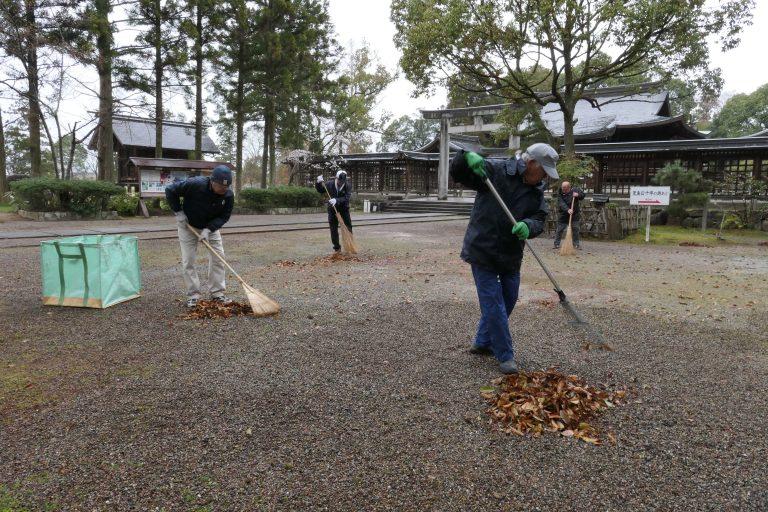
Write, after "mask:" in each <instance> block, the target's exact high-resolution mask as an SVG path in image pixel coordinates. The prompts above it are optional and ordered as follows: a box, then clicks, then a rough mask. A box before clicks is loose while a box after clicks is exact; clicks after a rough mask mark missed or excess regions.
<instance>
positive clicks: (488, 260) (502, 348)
mask: <svg viewBox="0 0 768 512" xmlns="http://www.w3.org/2000/svg"><path fill="white" fill-rule="evenodd" d="M557 160H558V155H557V152H556V151H555V150H554V149H553V148H552V147H550V146H549V145H547V144H541V143H539V144H533V145H532V146H531V147H529V148H528V151H527V153H526V154H524V155H523V157H522V158H520V159H517V158H510V159H484V158H483V157H481V156H480V155H478V154H477V153H473V152H464V151H459V152H458V153H457V154H456V156H455V157H454V158H453V160H451V166H450V174H451V177H452V178H453V180H454V181H455V182H458V183H462V184H464V185H465V186H467V187H469V188H471V189H474V190H477V196H476V197H475V204H474V206H473V207H472V214H471V216H470V219H469V225H468V226H467V232H466V234H465V235H464V244H463V246H462V248H461V259H463V260H464V261H466V262H467V263H469V264H470V265H471V266H472V276H473V277H474V280H475V286H476V288H477V296H478V299H479V301H480V323H479V325H478V327H477V335H476V336H475V341H474V343H473V344H472V347H471V348H470V352H472V353H474V354H489V355H490V354H493V355H495V356H496V359H497V360H498V361H499V367H500V369H501V371H502V372H503V373H517V365H516V364H515V353H514V348H513V345H512V335H511V334H510V331H509V315H510V314H511V313H512V309H513V308H514V307H515V303H516V302H517V296H518V291H519V289H520V266H521V264H522V261H523V249H525V240H526V239H528V238H534V237H536V236H538V235H540V234H541V233H542V232H543V231H544V222H545V221H546V218H547V212H548V209H547V203H546V201H545V200H544V190H543V184H542V180H543V179H544V177H545V176H549V177H550V178H552V179H558V174H557V170H556V167H555V165H556V163H557ZM486 180H489V181H490V182H491V183H492V184H493V186H494V187H495V188H496V190H497V191H498V193H499V195H500V196H501V198H502V199H503V201H504V203H505V204H506V206H507V208H509V210H510V211H511V212H512V215H513V216H514V217H515V219H516V220H517V224H515V225H514V226H512V222H511V221H510V220H509V218H508V217H507V216H506V214H505V213H504V211H503V210H502V208H501V206H500V205H499V204H498V202H497V201H496V198H495V197H494V196H493V194H492V193H491V191H490V189H489V188H488V186H487V185H486V184H485V182H486Z"/></svg>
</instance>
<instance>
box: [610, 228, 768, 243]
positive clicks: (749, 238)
mask: <svg viewBox="0 0 768 512" xmlns="http://www.w3.org/2000/svg"><path fill="white" fill-rule="evenodd" d="M718 234H720V237H719V238H718ZM766 240H768V232H765V231H759V230H756V229H724V230H723V231H722V232H720V230H718V229H707V231H706V232H702V231H701V229H698V228H683V227H680V226H651V233H650V240H649V242H648V243H649V244H654V245H679V244H681V243H683V244H686V243H687V244H701V245H712V246H714V245H724V244H749V245H752V244H754V243H756V242H760V241H766ZM619 243H625V244H644V243H646V242H645V228H644V227H643V228H641V229H638V230H637V233H635V234H633V235H629V236H628V237H626V238H625V239H623V240H620V241H619Z"/></svg>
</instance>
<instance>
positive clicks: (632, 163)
mask: <svg viewBox="0 0 768 512" xmlns="http://www.w3.org/2000/svg"><path fill="white" fill-rule="evenodd" d="M644 170H645V162H644V160H643V159H642V158H639V157H632V158H628V159H626V160H613V159H611V160H608V161H606V162H605V164H604V167H603V187H602V191H603V193H606V194H623V195H628V194H629V187H632V186H639V185H643V184H644V183H643V172H644Z"/></svg>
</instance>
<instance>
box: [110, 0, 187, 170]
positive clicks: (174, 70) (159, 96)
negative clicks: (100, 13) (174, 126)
mask: <svg viewBox="0 0 768 512" xmlns="http://www.w3.org/2000/svg"><path fill="white" fill-rule="evenodd" d="M129 17H130V19H131V23H132V24H133V25H135V26H140V27H144V30H143V31H142V32H140V33H139V35H138V37H137V38H136V46H135V47H132V48H127V49H126V50H125V51H124V52H123V56H122V58H121V59H120V61H119V65H118V66H116V72H117V73H118V77H119V84H120V86H121V87H123V88H126V89H129V90H139V91H141V92H143V93H146V94H149V95H151V96H152V97H153V98H154V116H155V157H156V158H162V156H163V120H164V117H165V111H164V107H163V92H164V91H165V90H166V88H172V87H175V86H178V73H179V69H180V68H181V67H182V66H184V65H185V64H186V61H187V58H188V56H187V52H186V46H185V45H184V44H183V38H182V35H181V33H180V32H179V22H180V8H179V5H178V3H177V1H176V0H137V2H136V4H135V5H134V6H133V7H132V8H131V9H130V10H129ZM137 63H138V64H141V65H143V67H139V65H137Z"/></svg>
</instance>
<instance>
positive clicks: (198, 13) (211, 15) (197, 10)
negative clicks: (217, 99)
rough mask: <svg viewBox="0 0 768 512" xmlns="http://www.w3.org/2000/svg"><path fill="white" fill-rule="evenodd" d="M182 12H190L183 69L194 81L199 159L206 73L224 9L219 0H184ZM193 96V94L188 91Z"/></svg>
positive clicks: (185, 21)
mask: <svg viewBox="0 0 768 512" xmlns="http://www.w3.org/2000/svg"><path fill="white" fill-rule="evenodd" d="M181 12H182V13H185V14H186V16H185V17H183V18H182V21H181V27H180V30H181V34H182V35H183V36H184V37H186V38H187V40H188V44H189V49H188V53H189V56H190V58H189V62H188V65H187V66H185V67H184V68H183V69H182V73H183V74H184V75H185V76H186V77H187V79H190V78H191V79H192V81H193V82H194V94H192V95H191V96H192V97H193V98H194V102H195V105H194V110H195V154H194V157H195V158H196V159H198V160H200V159H202V158H203V124H204V118H205V112H204V111H203V104H204V102H203V93H204V82H205V76H206V74H207V73H206V63H208V62H209V61H210V60H211V59H212V57H213V56H214V52H215V49H214V47H213V43H214V42H215V40H216V28H217V27H220V26H222V25H223V23H224V11H223V8H222V7H221V6H220V3H219V2H218V1H216V0H183V8H182V9H181ZM187 96H190V95H187Z"/></svg>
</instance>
